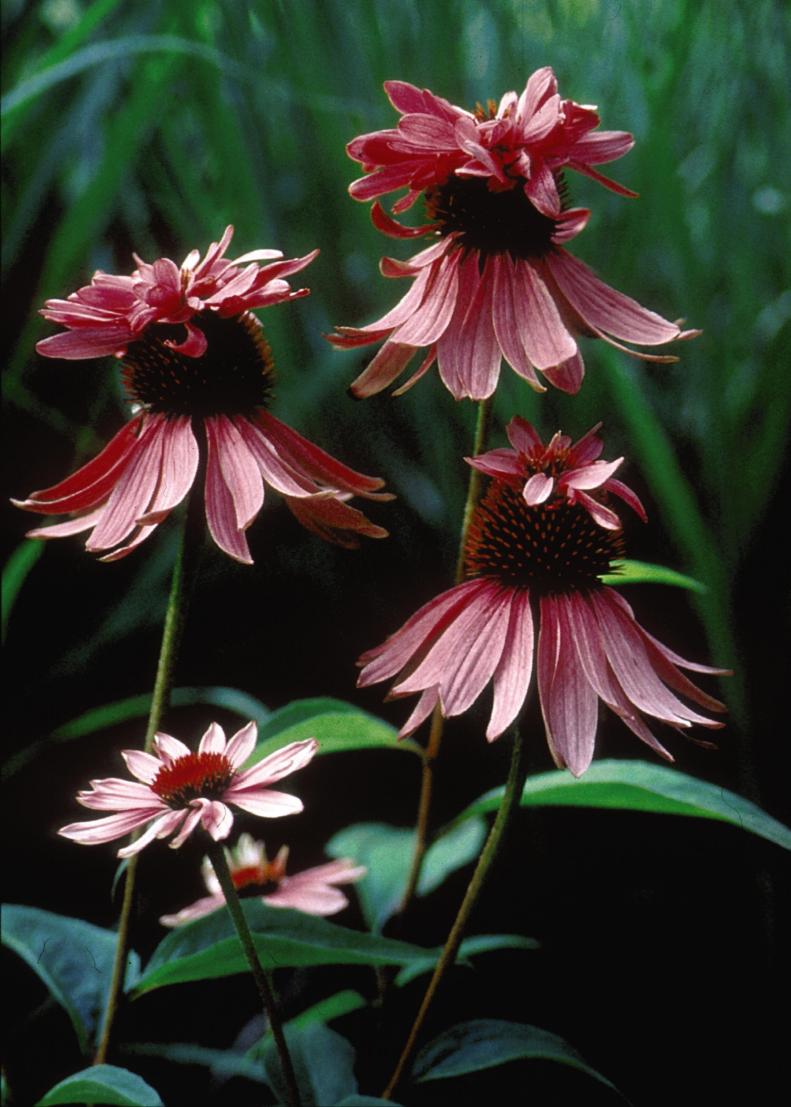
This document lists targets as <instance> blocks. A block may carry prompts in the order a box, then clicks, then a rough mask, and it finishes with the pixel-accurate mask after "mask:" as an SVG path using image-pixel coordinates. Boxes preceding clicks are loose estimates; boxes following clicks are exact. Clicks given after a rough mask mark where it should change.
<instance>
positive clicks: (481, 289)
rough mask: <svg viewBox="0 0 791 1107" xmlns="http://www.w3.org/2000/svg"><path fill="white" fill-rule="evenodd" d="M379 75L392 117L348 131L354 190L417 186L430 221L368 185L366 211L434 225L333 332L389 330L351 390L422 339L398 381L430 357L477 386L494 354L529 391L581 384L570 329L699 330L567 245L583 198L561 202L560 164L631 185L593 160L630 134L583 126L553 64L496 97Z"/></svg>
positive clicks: (395, 372)
mask: <svg viewBox="0 0 791 1107" xmlns="http://www.w3.org/2000/svg"><path fill="white" fill-rule="evenodd" d="M385 89H386V91H387V94H388V96H389V97H390V101H391V103H392V104H393V106H394V107H395V108H396V110H397V111H398V112H399V113H400V114H401V119H400V120H399V122H398V126H397V127H395V128H391V129H389V130H383V131H375V132H373V133H372V134H367V135H361V136H360V137H359V138H356V139H354V141H352V142H351V143H349V146H348V147H347V150H348V153H349V155H350V156H351V157H352V158H354V159H355V160H356V161H359V162H361V163H362V165H363V167H364V169H365V170H366V174H367V175H366V176H365V177H362V178H360V179H359V180H357V181H354V182H353V183H352V184H351V186H350V188H349V191H350V193H351V195H352V196H353V197H354V198H355V199H357V200H370V199H376V198H378V197H380V196H383V195H384V194H386V193H388V192H391V191H393V190H394V189H399V188H403V187H406V188H407V192H406V194H405V195H404V196H403V197H402V198H401V199H399V200H398V201H397V202H396V203H395V204H394V205H393V212H394V213H396V214H400V213H401V212H403V211H406V210H407V209H408V208H410V207H411V206H412V205H413V204H414V203H415V201H416V200H417V199H418V197H420V196H423V198H424V200H425V205H426V213H427V215H428V222H426V223H424V224H422V225H421V226H418V227H405V226H403V225H402V224H401V223H399V222H398V221H397V220H395V219H393V218H391V217H390V216H389V215H387V214H386V213H385V212H384V210H383V209H382V207H381V206H380V204H379V202H378V199H377V200H376V203H375V204H374V206H373V208H372V213H371V214H372V218H373V221H374V224H375V225H376V226H377V227H378V228H379V229H380V230H381V231H383V232H384V233H385V234H389V235H392V236H393V237H396V238H413V237H415V236H419V235H424V234H431V235H432V237H434V238H435V239H436V241H435V242H434V243H433V244H432V245H430V246H429V247H428V248H426V249H424V250H422V251H421V252H420V253H418V254H416V255H415V256H414V257H412V258H410V259H409V260H408V261H406V262H402V261H397V260H396V259H393V258H383V259H382V262H381V271H382V274H383V275H384V276H386V277H411V278H414V284H413V285H412V287H411V288H410V290H409V292H408V293H407V294H406V296H405V297H404V298H403V299H402V300H401V301H400V302H399V303H398V304H396V306H395V307H394V308H393V309H392V310H391V311H389V312H388V313H387V314H386V315H384V316H383V317H382V318H381V319H379V320H377V321H376V322H375V323H370V324H368V325H367V326H365V327H337V328H336V333H335V334H333V335H330V336H328V337H329V340H330V342H332V343H333V345H335V346H338V347H342V348H353V347H356V346H363V345H367V344H369V343H372V342H378V341H381V340H382V339H385V340H386V341H385V343H384V345H383V346H382V348H381V350H380V351H379V353H378V354H377V355H376V356H375V358H374V359H373V361H372V362H371V364H370V365H369V366H368V368H367V369H366V370H365V372H363V373H362V374H361V375H360V376H359V377H358V378H357V380H355V381H354V383H353V384H352V387H351V390H352V392H353V394H354V395H356V396H359V397H364V396H370V395H372V394H374V393H376V392H380V391H381V390H382V389H383V388H386V387H387V386H388V385H389V384H390V383H391V382H393V381H394V380H395V379H396V378H397V377H398V376H400V374H401V373H402V372H403V371H404V370H405V369H406V367H407V365H408V364H409V362H410V360H411V359H412V357H413V355H414V353H415V351H416V350H417V349H418V348H422V349H425V350H426V355H425V357H424V359H423V361H422V363H421V365H420V366H419V368H418V370H417V371H416V372H415V373H414V374H413V376H412V377H410V378H409V380H408V381H407V383H406V384H404V385H402V386H401V388H400V389H398V390H397V392H403V391H404V390H405V389H407V388H409V387H411V385H412V384H414V383H415V382H416V381H417V380H419V379H420V377H421V376H423V374H424V373H426V372H427V371H428V369H429V368H430V367H431V366H432V365H433V364H434V362H435V361H436V362H437V364H438V367H439V372H440V376H441V377H442V380H443V381H444V383H445V385H446V386H447V387H448V389H449V390H450V391H451V392H452V393H453V395H454V397H455V398H456V399H461V398H463V397H471V398H472V399H476V400H479V399H484V398H486V397H487V396H490V395H491V394H492V393H493V391H494V389H495V387H496V385H497V380H498V376H499V372H500V361H501V359H502V358H505V360H506V361H507V362H508V363H509V364H510V365H511V366H512V367H513V368H514V369H515V370H516V372H517V373H519V374H520V375H521V376H522V377H524V378H525V379H526V380H527V381H528V382H529V383H530V384H531V385H532V386H533V387H534V388H535V389H537V390H538V391H543V390H544V385H543V384H542V383H541V380H540V379H539V377H538V376H537V371H540V372H541V373H542V374H543V376H544V377H545V378H546V379H547V380H549V381H550V383H552V384H554V385H555V386H556V387H558V388H561V389H563V390H564V391H566V392H576V391H577V390H578V389H579V387H580V385H581V383H582V378H583V373H584V364H583V361H582V357H581V354H580V352H579V348H578V345H577V337H578V336H579V335H593V336H597V337H600V338H604V339H605V340H606V341H608V342H610V343H611V344H612V345H615V346H618V347H619V348H625V347H623V346H622V345H621V342H622V341H625V342H634V343H637V344H638V345H645V346H656V345H662V344H664V343H666V342H670V341H671V340H673V339H680V338H689V337H692V336H693V335H694V334H696V333H697V332H695V331H682V330H681V328H680V326H679V325H678V324H676V323H671V322H668V320H666V319H663V318H662V317H661V316H660V315H657V314H656V313H655V312H652V311H648V310H647V309H646V308H643V307H641V305H640V304H638V303H637V302H636V301H635V300H633V299H631V298H630V297H629V296H625V295H624V294H623V293H621V292H617V291H616V290H615V289H613V288H610V287H609V286H608V285H606V284H604V283H603V282H602V281H601V280H600V279H599V278H598V277H597V276H596V275H595V274H594V273H593V272H592V271H591V270H590V269H588V267H587V266H585V265H584V264H583V263H582V262H581V261H579V260H578V259H576V258H574V257H573V256H572V255H571V254H569V253H568V252H567V251H566V250H565V249H563V246H564V245H565V243H567V242H569V241H570V240H571V239H572V238H574V237H575V236H576V235H577V234H579V233H580V231H581V230H582V229H583V228H584V227H585V224H586V223H587V221H588V217H589V215H590V212H589V211H587V210H585V209H582V208H566V206H565V205H564V202H563V182H562V177H561V176H560V174H561V173H562V171H563V170H565V169H573V170H576V171H577V172H579V173H583V174H585V175H586V176H588V177H592V178H593V179H594V180H597V181H599V182H600V183H601V184H604V185H606V186H607V187H608V188H611V189H612V190H613V191H616V192H619V193H621V194H622V195H627V196H633V195H635V194H634V193H633V192H631V191H630V190H629V189H626V188H624V187H623V186H622V185H619V184H617V183H616V182H614V181H612V180H610V179H609V178H607V177H604V176H602V174H601V173H599V172H598V171H597V170H595V169H594V168H593V166H594V165H598V164H602V163H604V162H608V161H613V160H615V159H616V158H619V157H621V156H622V155H623V154H625V153H627V151H628V150H630V149H631V147H632V145H633V142H634V140H633V138H632V136H631V135H630V134H628V133H627V132H625V131H599V132H596V133H594V132H595V131H596V128H597V127H598V123H599V116H598V114H597V112H596V110H595V108H593V107H590V106H587V105H582V104H577V103H575V102H574V101H573V100H562V99H561V98H560V96H559V95H558V92H557V81H556V79H555V75H554V73H553V72H552V70H551V69H550V68H549V67H544V68H543V69H539V70H537V71H536V72H535V73H534V74H533V75H532V76H531V77H530V79H529V80H528V82H527V84H526V86H525V89H524V91H523V92H522V94H521V96H517V94H516V93H515V92H509V93H506V95H505V96H503V97H502V99H501V100H500V103H499V105H495V104H494V103H491V104H490V106H489V111H488V114H487V113H486V112H484V110H483V109H478V110H477V111H475V112H468V111H465V110H464V109H463V108H459V107H456V106H455V105H453V104H450V103H448V101H446V100H443V99H442V98H441V97H438V96H435V95H434V94H433V93H432V92H429V91H428V90H421V89H418V88H415V87H414V86H413V85H409V84H405V83H404V82H402V81H388V82H386V84H385ZM627 352H629V353H634V354H636V355H637V356H639V357H643V358H644V359H646V360H653V361H675V360H676V359H675V358H674V357H672V356H671V355H655V354H645V353H639V352H637V351H634V350H631V349H628V348H627Z"/></svg>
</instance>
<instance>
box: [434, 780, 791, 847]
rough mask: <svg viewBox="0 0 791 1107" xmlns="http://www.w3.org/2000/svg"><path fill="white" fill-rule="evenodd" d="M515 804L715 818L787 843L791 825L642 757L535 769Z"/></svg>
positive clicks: (497, 794) (474, 812)
mask: <svg viewBox="0 0 791 1107" xmlns="http://www.w3.org/2000/svg"><path fill="white" fill-rule="evenodd" d="M502 794H503V791H502V789H501V788H496V789H494V790H493V791H491V792H487V793H486V794H485V795H483V796H481V797H480V798H479V799H477V800H476V801H475V802H474V803H472V804H470V806H469V807H468V808H467V809H466V810H465V811H463V812H462V814H461V815H460V816H459V817H458V819H457V820H455V821H456V823H458V822H459V821H461V820H464V819H470V818H475V817H477V816H479V815H482V814H485V813H487V812H489V811H495V810H496V809H497V807H498V806H499V804H500V800H501V798H502ZM521 805H522V806H523V807H599V808H614V809H618V810H622V811H649V812H654V813H659V814H664V815H689V816H692V817H694V818H700V819H717V820H720V821H721V822H726V823H730V824H731V825H732V826H737V827H739V828H740V829H742V830H747V831H749V832H750V833H751V834H757V835H758V837H759V838H765V839H766V840H767V841H769V842H774V843H775V844H776V845H778V846H782V847H783V849H791V830H789V828H788V827H786V826H784V825H783V824H782V823H781V822H779V821H778V820H777V819H774V818H772V816H771V815H767V814H766V812H765V811H762V810H761V808H760V807H758V806H756V804H754V803H751V802H750V800H747V799H744V798H743V797H742V796H738V795H736V793H735V792H730V791H728V789H727V788H720V787H719V785H716V784H710V783H709V782H708V781H705V780H697V779H696V778H695V777H691V776H687V775H686V774H685V773H681V772H678V771H677V770H676V769H670V768H667V767H666V766H665V765H652V764H650V763H649V762H647V761H616V760H605V761H598V762H594V764H593V765H591V767H590V769H588V771H587V772H586V773H585V776H584V777H582V778H580V779H579V780H577V779H575V778H574V777H573V776H571V775H570V774H569V773H566V772H549V773H539V774H538V775H537V776H534V777H531V779H530V780H528V781H527V782H526V784H525V787H524V791H523V792H522V800H521Z"/></svg>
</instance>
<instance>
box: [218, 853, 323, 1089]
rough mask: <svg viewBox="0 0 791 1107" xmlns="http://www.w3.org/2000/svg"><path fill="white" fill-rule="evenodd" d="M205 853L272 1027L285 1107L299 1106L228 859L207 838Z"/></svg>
mask: <svg viewBox="0 0 791 1107" xmlns="http://www.w3.org/2000/svg"><path fill="white" fill-rule="evenodd" d="M208 853H209V860H210V861H211V863H212V868H213V869H214V872H215V875H216V877H217V880H218V881H219V884H220V887H221V888H222V894H223V896H224V897H225V902H226V905H227V907H228V910H229V911H230V913H231V918H232V919H233V925H234V926H235V927H236V933H237V934H238V935H239V941H240V942H241V943H242V949H243V950H244V955H245V958H246V960H247V964H248V965H249V966H250V972H251V973H252V974H253V979H254V980H255V986H256V988H258V994H259V995H260V997H261V1002H262V1003H263V1005H264V1012H265V1013H266V1017H267V1018H268V1019H269V1025H270V1027H271V1028H272V1035H273V1037H274V1039H275V1047H276V1048H277V1052H278V1056H279V1057H280V1066H281V1069H282V1071H283V1078H284V1080H285V1083H286V1092H287V1099H288V1103H289V1107H301V1101H300V1098H299V1090H298V1088H297V1078H296V1076H295V1075H294V1066H293V1064H292V1063H291V1055H290V1053H289V1052H288V1046H287V1045H286V1038H285V1035H284V1034H283V1024H282V1022H281V1021H280V1015H279V1014H278V1010H277V1000H276V999H275V992H274V988H273V987H272V981H271V979H270V977H269V974H268V973H267V972H266V971H265V970H264V968H263V966H262V965H261V962H260V961H259V960H258V954H257V952H256V948H255V942H254V941H253V936H252V934H251V933H250V928H249V926H248V925H247V919H246V918H245V917H244V911H242V904H241V902H240V900H239V896H238V895H237V892H236V888H235V887H234V883H233V879H232V877H231V870H230V869H229V867H228V860H227V858H226V856H225V850H224V849H223V847H222V846H221V845H219V844H218V843H217V842H214V841H212V840H211V839H210V840H209V848H208Z"/></svg>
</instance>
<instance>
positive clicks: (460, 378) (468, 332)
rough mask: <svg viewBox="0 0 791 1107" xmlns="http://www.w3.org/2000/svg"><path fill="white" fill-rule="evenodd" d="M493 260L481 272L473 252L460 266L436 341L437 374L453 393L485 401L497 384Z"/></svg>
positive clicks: (457, 396)
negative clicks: (452, 304)
mask: <svg viewBox="0 0 791 1107" xmlns="http://www.w3.org/2000/svg"><path fill="white" fill-rule="evenodd" d="M492 269H493V267H492V263H491V262H490V261H487V262H486V264H485V266H484V271H483V273H479V270H478V258H477V255H476V254H474V253H470V254H469V256H468V257H467V258H466V259H465V260H464V261H463V262H462V263H461V265H460V266H459V289H458V296H457V300H456V310H455V312H454V315H453V318H452V319H451V321H450V323H449V324H448V327H447V329H446V331H445V333H444V334H443V335H442V336H441V337H440V338H439V340H438V342H437V363H438V365H439V373H440V376H441V378H442V380H443V381H444V382H445V384H446V386H447V387H448V389H449V390H450V392H451V393H452V394H453V396H454V397H455V398H456V399H457V400H460V399H462V398H463V397H465V396H468V397H470V399H473V400H485V399H486V398H487V397H488V396H491V394H492V393H493V392H494V390H495V388H496V387H497V378H498V377H499V375H500V347H499V345H498V342H497V338H496V337H495V332H494V324H493V302H492V301H493V295H494V280H493V272H492Z"/></svg>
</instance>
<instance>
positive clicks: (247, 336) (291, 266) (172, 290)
mask: <svg viewBox="0 0 791 1107" xmlns="http://www.w3.org/2000/svg"><path fill="white" fill-rule="evenodd" d="M231 234H232V228H231V227H229V228H227V230H226V232H225V234H224V235H223V238H222V239H221V241H220V242H219V243H213V244H212V245H211V246H210V247H209V250H208V251H207V253H206V256H205V258H204V259H203V260H202V261H201V260H200V258H199V255H198V254H197V251H193V252H192V253H191V254H190V255H189V256H188V257H187V258H186V259H185V261H184V263H183V264H182V266H181V268H180V269H179V268H178V267H177V266H176V265H175V263H174V262H172V261H170V260H169V259H168V258H160V259H159V260H158V261H155V262H154V263H153V264H152V265H148V264H147V263H145V262H142V261H140V259H138V268H137V269H136V270H135V272H134V274H133V275H132V276H131V277H114V276H110V275H108V274H106V273H97V274H96V276H95V277H94V279H93V282H92V283H91V285H89V286H88V287H86V288H81V289H80V290H79V291H78V292H75V293H74V294H73V295H72V296H71V297H70V298H69V299H68V300H49V301H47V306H46V307H45V309H44V314H45V315H46V316H47V318H49V319H53V320H55V321H56V322H59V323H62V324H64V325H65V326H67V327H69V328H70V329H69V331H68V332H67V333H65V334H60V335H54V336H53V337H52V338H48V339H44V341H43V342H40V343H39V344H38V347H37V348H38V350H39V352H40V353H42V354H45V355H47V356H49V357H67V358H87V357H95V356H98V355H100V354H110V353H114V354H116V355H117V356H119V357H122V358H123V361H122V375H123V380H124V385H125V388H126V392H127V394H128V397H129V399H130V401H131V402H132V404H133V409H134V412H135V413H134V415H133V416H132V418H131V420H130V421H129V422H128V423H127V424H126V426H124V427H123V428H122V429H121V430H120V431H119V432H118V433H117V434H116V435H115V437H114V438H113V439H112V440H111V441H110V442H109V443H108V445H107V446H106V447H105V448H104V450H102V452H101V453H100V454H99V455H98V456H97V457H95V458H93V459H92V460H91V461H89V462H88V463H87V464H86V465H84V466H83V467H82V468H81V469H79V470H78V471H77V472H76V473H73V474H72V475H71V476H69V477H67V478H66V479H65V480H63V481H61V482H60V483H58V484H56V485H54V486H52V487H51V488H46V489H43V490H41V491H38V492H33V493H31V495H30V496H28V498H27V499H25V500H22V501H18V500H17V501H14V502H15V503H16V504H17V506H18V507H21V508H23V509H25V510H26V511H32V512H36V513H38V514H42V515H67V516H71V518H69V519H68V520H67V521H65V522H61V523H56V524H55V525H54V526H47V527H40V528H37V529H35V530H33V531H31V532H30V537H33V538H60V537H65V536H67V535H72V534H78V533H82V532H85V531H88V532H90V533H89V534H88V539H87V541H86V548H87V549H88V550H89V551H91V552H96V553H100V554H102V555H103V556H102V560H103V561H113V560H116V559H117V558H120V557H124V556H125V555H126V554H128V553H129V552H130V551H131V550H133V549H135V548H136V547H137V546H139V545H140V543H141V542H143V541H144V540H145V539H146V538H148V537H149V535H150V534H151V533H152V532H153V531H154V529H155V528H156V527H157V525H158V524H159V523H161V522H162V521H163V520H164V519H166V518H167V516H168V515H169V513H170V512H171V511H172V510H173V508H174V507H176V505H177V504H179V503H180V502H181V501H182V500H183V499H184V498H185V496H186V495H187V493H188V492H189V490H190V489H191V487H192V485H193V483H194V482H195V481H196V479H197V478H198V475H199V474H201V479H202V480H203V483H204V487H205V505H206V521H207V524H208V528H209V532H210V533H211V535H212V538H213V539H214V541H215V542H216V543H217V545H218V546H219V547H220V549H222V550H224V551H225V553H227V554H229V555H230V556H231V557H233V558H235V559H236V560H237V561H241V562H244V563H246V564H250V563H251V562H252V558H251V556H250V550H249V547H248V544H247V538H246V533H245V532H246V531H247V528H248V527H249V526H250V524H251V523H252V522H253V520H254V519H255V518H256V516H257V515H258V513H259V511H260V510H261V508H262V506H263V502H264V488H265V485H269V486H270V487H271V488H273V489H275V491H276V492H278V493H280V495H282V496H283V497H284V499H285V501H286V504H287V505H288V507H289V508H290V509H291V511H292V513H293V514H294V516H295V517H296V518H297V519H298V520H299V522H300V523H301V524H302V525H303V526H305V527H307V528H308V529H309V530H311V531H313V532H314V533H316V534H318V535H320V536H321V537H322V538H325V539H327V540H328V541H332V542H336V543H338V544H340V545H345V546H355V545H357V544H358V540H359V536H360V535H366V536H368V537H371V538H382V537H384V536H385V535H386V534H387V532H386V531H385V530H383V528H382V527H379V526H376V525H375V524H373V523H372V522H370V520H369V519H367V518H366V516H365V515H364V514H363V513H362V512H361V511H359V510H358V509H357V508H355V507H352V506H351V504H350V503H349V502H348V501H349V500H350V499H351V497H352V496H355V495H357V496H362V497H365V498H367V499H372V500H377V499H390V498H391V497H390V496H389V495H388V494H387V493H383V492H381V491H380V489H381V487H382V484H383V482H382V481H381V480H380V479H379V478H376V477H369V476H366V475H365V474H363V473H358V472H356V471H355V470H354V469H350V468H349V467H348V466H346V465H343V464H341V463H340V462H339V461H337V460H335V458H333V457H331V456H330V455H329V454H327V453H325V452H324V451H323V450H321V449H319V448H318V446H315V445H313V443H312V442H309V441H308V440H307V439H305V438H303V437H302V436H301V435H299V434H297V432H296V431H294V430H292V429H291V428H290V427H288V426H286V425H285V424H284V423H282V422H280V420H279V419H276V418H275V416H274V415H272V414H270V412H269V411H267V410H266V408H267V405H268V404H269V401H270V399H271V396H272V387H273V382H274V363H273V359H272V353H271V350H270V348H269V345H268V343H267V341H266V339H265V337H264V333H263V329H262V327H261V324H260V323H259V321H258V319H257V318H256V317H255V316H254V315H253V314H252V313H251V311H250V309H251V308H258V307H266V306H269V305H271V304H276V303H282V302H286V301H289V300H293V299H295V298H297V297H299V296H303V295H306V294H307V291H308V290H307V289H299V290H298V291H296V292H293V291H291V289H290V287H289V285H288V282H287V281H286V280H285V279H284V278H285V277H286V276H288V275H290V274H293V273H295V272H298V271H299V270H300V269H303V268H304V267H305V266H306V265H307V264H308V263H309V262H310V261H311V260H312V259H313V258H314V257H315V251H314V253H313V254H309V255H307V256H306V257H304V258H297V259H295V260H292V261H276V262H273V263H272V264H269V265H264V266H259V265H258V261H260V260H261V259H262V258H270V257H281V255H280V253H279V251H276V250H258V251H254V252H253V253H251V254H246V255H244V256H243V257H241V258H237V259H236V260H235V261H228V260H227V259H226V258H225V257H224V252H225V250H226V248H227V246H228V243H229V241H230V238H231Z"/></svg>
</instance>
